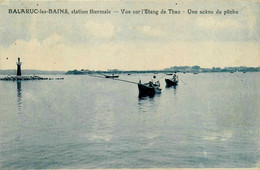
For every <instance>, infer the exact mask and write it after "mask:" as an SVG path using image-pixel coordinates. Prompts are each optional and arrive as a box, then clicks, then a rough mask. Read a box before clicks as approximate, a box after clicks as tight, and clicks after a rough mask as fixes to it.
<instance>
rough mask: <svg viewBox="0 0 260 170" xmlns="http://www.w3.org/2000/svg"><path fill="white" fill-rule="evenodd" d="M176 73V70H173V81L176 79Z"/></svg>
mask: <svg viewBox="0 0 260 170" xmlns="http://www.w3.org/2000/svg"><path fill="white" fill-rule="evenodd" d="M177 77H178V76H177V75H176V72H174V75H173V80H174V81H175V80H176V79H177Z"/></svg>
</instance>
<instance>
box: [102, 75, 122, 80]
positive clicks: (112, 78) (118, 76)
mask: <svg viewBox="0 0 260 170" xmlns="http://www.w3.org/2000/svg"><path fill="white" fill-rule="evenodd" d="M105 77H106V78H112V79H113V78H118V77H119V76H108V75H105Z"/></svg>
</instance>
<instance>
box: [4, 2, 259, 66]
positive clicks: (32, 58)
mask: <svg viewBox="0 0 260 170" xmlns="http://www.w3.org/2000/svg"><path fill="white" fill-rule="evenodd" d="M9 9H44V10H48V9H68V11H69V12H70V14H56V15H50V14H9V13H8V11H9ZM73 9H76V10H78V9H82V10H90V9H95V10H101V9H104V10H105V9H108V10H111V11H112V14H110V15H93V14H74V15H73V14H71V11H72V10H73ZM121 9H127V10H130V11H133V10H141V9H151V10H158V11H159V13H160V11H161V10H162V9H165V10H166V11H167V10H168V9H174V10H179V11H180V12H181V14H179V15H177V14H161V15H155V14H143V15H137V14H121ZM188 9H192V10H193V11H195V10H197V11H200V10H205V9H206V10H212V11H214V12H215V11H216V10H218V9H219V10H222V14H218V15H217V14H213V15H210V14H193V15H191V14H188ZM232 9H234V10H236V11H238V14H229V15H224V14H223V11H225V10H232ZM113 11H118V13H113ZM259 12H260V1H254V0H253V1H245V0H234V1H222V0H220V1H218V0H216V1H215V0H209V1H205V0H189V1H185V2H183V1H169V0H163V1H155V0H153V1H147V0H143V1H127V0H122V1H101V2H95V1H86V2H83V1H79V2H75V1H69V2H64V1H63V2H54V1H40V2H32V1H29V2H28V1H18V2H5V1H1V2H0V13H1V15H0V69H2V70H3V69H15V68H16V61H17V58H18V57H20V58H21V61H22V62H23V64H22V69H37V70H64V71H67V70H73V69H89V70H108V69H119V70H157V69H164V68H169V67H172V66H193V65H200V66H201V67H206V68H211V67H222V68H223V67H230V66H249V67H259V66H260V15H259Z"/></svg>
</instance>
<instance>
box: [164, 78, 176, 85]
mask: <svg viewBox="0 0 260 170" xmlns="http://www.w3.org/2000/svg"><path fill="white" fill-rule="evenodd" d="M165 82H166V85H167V86H176V85H178V81H173V80H171V79H165Z"/></svg>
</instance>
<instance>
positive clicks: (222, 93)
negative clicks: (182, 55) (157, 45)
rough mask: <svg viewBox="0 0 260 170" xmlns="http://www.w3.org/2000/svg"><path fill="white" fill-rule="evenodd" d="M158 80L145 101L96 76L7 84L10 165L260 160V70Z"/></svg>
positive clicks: (3, 101)
mask: <svg viewBox="0 0 260 170" xmlns="http://www.w3.org/2000/svg"><path fill="white" fill-rule="evenodd" d="M152 76H153V75H152V74H131V75H123V74H122V75H120V78H121V79H125V80H129V81H135V82H138V81H139V79H141V80H142V81H143V82H145V81H149V80H150V79H151V78H152ZM156 76H157V79H160V82H161V86H162V89H163V90H162V93H161V94H159V95H156V96H155V97H153V98H142V99H139V98H138V88H137V85H134V84H128V83H124V82H119V81H113V80H110V79H100V78H94V77H90V76H87V75H79V76H75V75H70V76H67V75H66V76H63V77H64V78H65V79H64V80H59V81H57V80H56V81H55V80H53V81H22V82H5V81H0V139H1V140H0V169H14V168H21V169H28V168H181V167H185V168H198V167H211V168H221V167H225V168H231V167H236V168H242V167H244V168H248V167H257V166H258V167H259V166H260V165H259V162H260V144H259V141H260V123H259V122H260V102H259V101H260V100H259V99H260V98H259V94H260V91H259V87H260V79H259V78H260V74H259V73H246V74H243V73H234V74H230V73H204V74H198V75H194V74H187V73H186V74H179V78H180V79H181V81H180V82H179V85H178V86H177V87H174V88H173V87H172V88H166V87H165V82H164V78H165V77H166V75H164V74H157V75H156ZM53 77H55V76H53ZM58 77H60V76H58Z"/></svg>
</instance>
